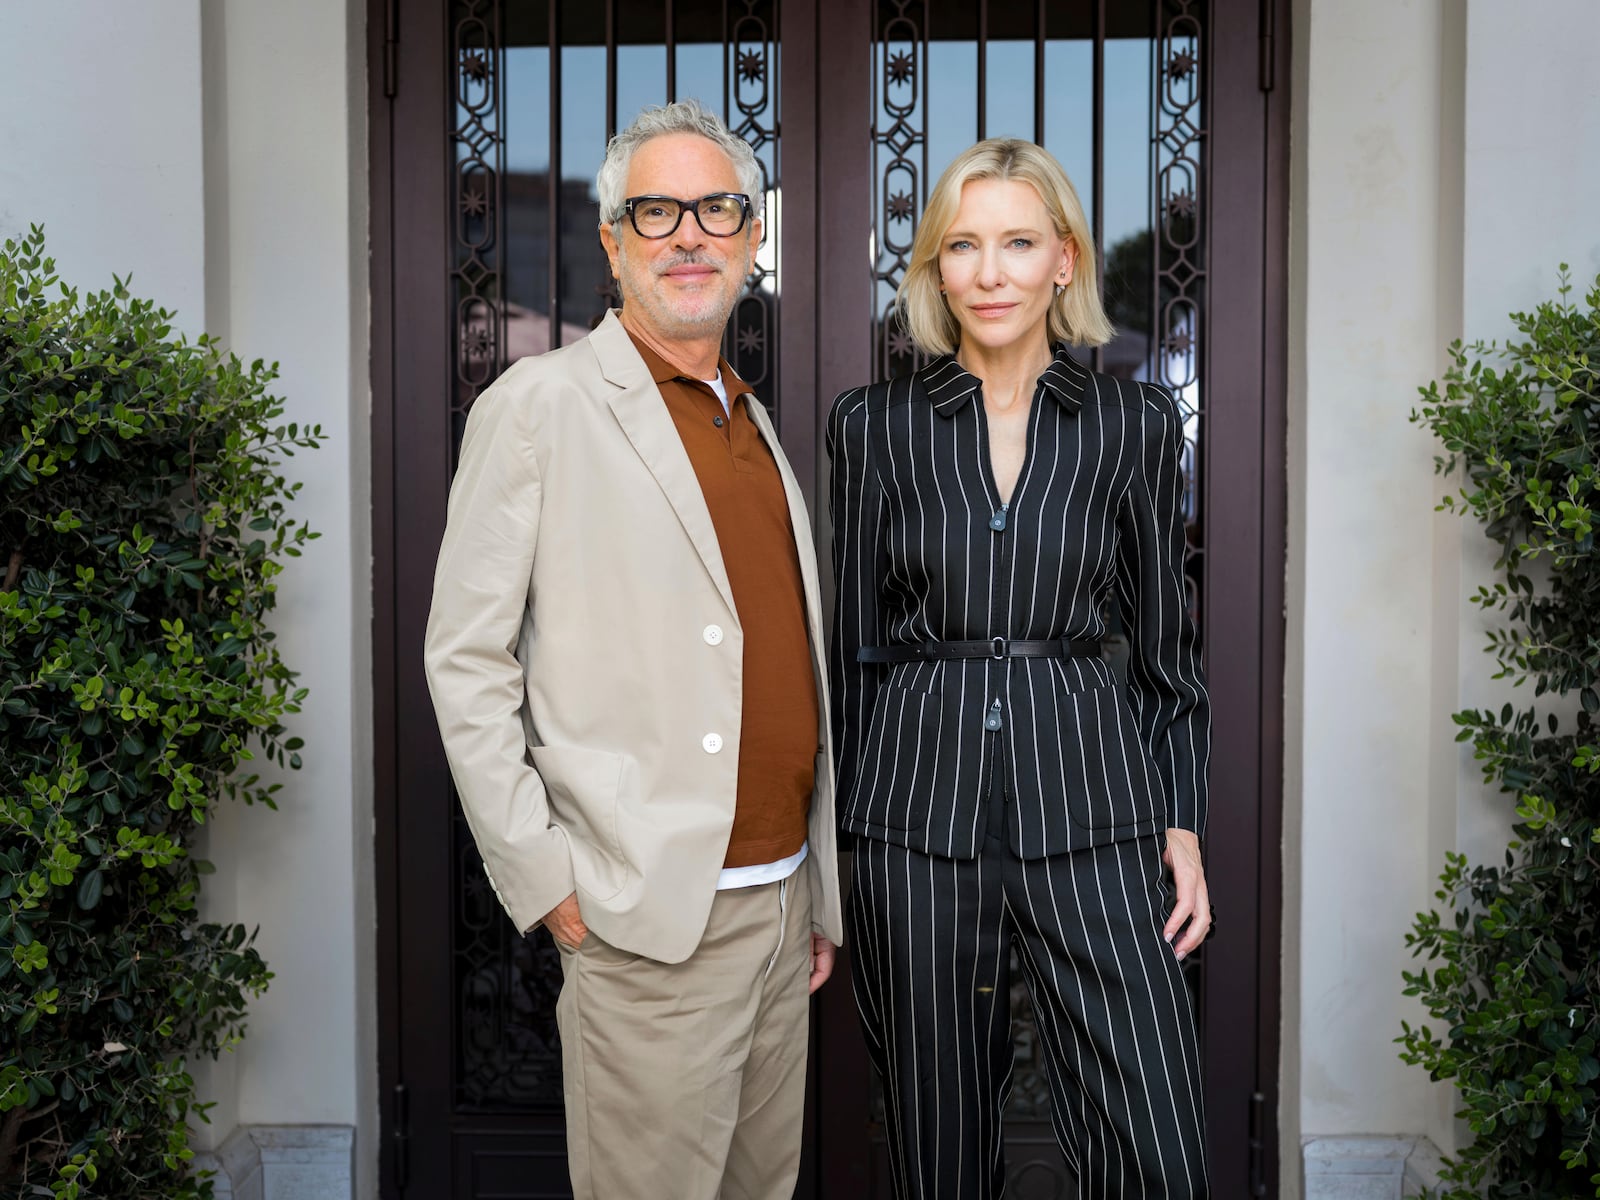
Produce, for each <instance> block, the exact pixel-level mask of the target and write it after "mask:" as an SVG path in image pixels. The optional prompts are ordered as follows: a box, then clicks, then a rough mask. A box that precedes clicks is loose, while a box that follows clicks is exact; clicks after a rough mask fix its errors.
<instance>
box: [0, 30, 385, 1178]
mask: <svg viewBox="0 0 1600 1200" xmlns="http://www.w3.org/2000/svg"><path fill="white" fill-rule="evenodd" d="M364 21H365V4H364V3H362V2H361V0H348V2H345V0H341V2H339V3H327V2H326V0H274V3H272V4H259V3H252V2H250V0H141V2H140V3H139V4H137V5H119V4H108V3H105V2H104V0H52V2H51V3H49V4H44V3H33V2H27V0H0V236H9V235H11V234H14V233H16V232H19V231H21V230H24V229H26V227H27V225H28V223H29V222H40V221H42V222H44V223H45V224H46V233H47V237H48V244H49V249H50V252H51V253H52V254H53V255H54V256H55V257H56V258H57V260H58V267H59V269H60V272H61V274H62V276H63V278H65V279H67V280H69V281H71V282H73V283H75V284H78V285H80V286H83V287H100V286H104V285H108V284H109V283H110V280H111V274H112V272H116V273H118V274H126V273H128V272H130V271H131V272H132V274H133V287H134V290H135V291H136V292H137V293H138V294H140V295H145V296H149V297H151V298H153V299H155V300H156V301H158V302H159V303H161V304H163V305H165V306H166V307H169V308H176V309H177V310H178V313H179V320H178V327H179V328H180V329H182V330H185V331H187V332H189V333H191V334H194V333H198V332H200V331H201V330H202V329H208V330H210V331H211V332H213V333H216V334H218V335H220V336H222V337H223V338H224V339H225V340H226V341H227V343H228V344H229V346H230V347H231V348H232V349H233V350H234V351H235V352H236V353H238V354H239V355H240V357H242V358H245V359H247V360H248V359H251V358H256V357H261V358H265V359H268V360H277V361H278V362H279V363H280V364H281V378H280V380H279V383H278V385H277V391H278V392H279V394H281V395H282V396H283V397H284V398H285V401H286V410H287V411H286V414H285V419H286V420H295V421H299V422H300V423H302V424H306V423H320V424H321V425H322V426H323V429H324V432H325V433H326V435H327V439H328V440H327V443H326V445H325V446H324V448H323V449H321V450H319V451H317V452H316V453H315V454H312V455H309V456H304V457H299V458H296V459H293V460H290V465H289V469H290V472H291V474H293V475H294V476H295V477H297V478H301V479H303V480H304V481H305V489H304V491H303V492H302V493H301V496H300V499H299V502H298V506H297V508H298V512H299V513H300V514H301V515H302V516H304V517H305V518H306V519H307V520H309V521H310V522H311V523H312V525H313V526H314V527H315V528H316V529H317V530H319V531H320V532H321V535H322V536H321V538H320V539H319V540H318V541H316V542H314V543H313V544H312V545H311V547H310V548H309V550H308V551H307V553H306V554H305V556H304V557H303V558H301V559H299V560H295V561H293V562H292V563H291V566H290V569H289V570H288V571H287V572H286V574H285V575H284V576H283V578H282V584H281V587H280V592H279V606H278V612H277V616H276V620H275V625H276V628H277V630H278V633H279V643H280V645H281V647H282V649H283V652H284V655H285V657H286V658H287V660H288V661H289V662H290V664H291V665H292V666H294V667H296V668H297V669H298V670H299V671H300V672H301V680H300V682H301V683H302V684H303V685H304V686H305V687H307V688H309V689H310V696H309V699H308V701H307V705H306V709H305V712H304V713H303V714H302V715H301V716H300V717H299V718H297V719H296V720H295V722H294V725H295V730H294V731H295V732H296V733H299V734H301V735H302V736H303V737H304V738H305V740H306V747H305V750H304V758H305V768H304V770H302V771H299V772H295V773H290V774H289V775H288V776H287V777H286V778H285V779H284V785H285V786H284V790H283V792H282V794H281V796H280V805H279V807H280V810H279V811H277V812H272V811H268V810H265V809H244V808H236V809H225V810H223V811H222V812H220V813H219V814H218V815H217V818H216V820H215V821H214V823H213V825H212V828H211V830H210V838H209V845H208V846H207V847H206V853H207V854H208V856H209V857H210V858H212V859H213V860H214V861H215V862H216V864H217V868H218V871H217V874H216V875H214V876H212V877H211V879H210V880H209V881H208V893H207V896H206V901H205V903H206V908H207V912H208V915H210V916H211V917H213V918H215V919H223V920H239V921H243V922H245V923H246V924H249V925H252V926H253V925H256V924H259V925H260V930H261V932H260V937H259V941H258V945H259V947H260V949H261V951H262V953H263V954H264V956H265V957H266V958H267V960H268V962H269V963H270V965H271V967H272V969H273V971H274V972H275V975H276V978H275V979H274V980H273V983H272V986H271V988H270V989H269V991H268V993H267V994H266V996H265V997H263V998H262V999H261V1000H259V1001H257V1002H256V1003H255V1004H254V1005H253V1006H252V1009H251V1016H250V1020H249V1035H248V1037H247V1040H246V1041H245V1043H244V1045H243V1046H242V1047H241V1048H240V1049H239V1050H238V1051H237V1052H236V1053H235V1054H233V1055H231V1056H228V1058H227V1059H226V1060H225V1061H224V1062H223V1063H222V1064H221V1065H220V1066H216V1067H213V1066H211V1065H209V1064H199V1066H198V1070H197V1074H198V1076H199V1078H200V1081H201V1086H202V1089H203V1091H204V1092H205V1093H206V1095H207V1096H208V1098H211V1099H214V1100H216V1101H217V1108H216V1110H215V1111H214V1112H213V1114H212V1116H213V1122H214V1123H213V1125H212V1127H211V1128H210V1129H209V1130H202V1131H201V1134H200V1137H199V1138H198V1140H197V1144H198V1145H200V1146H201V1147H205V1146H207V1145H214V1144H216V1143H217V1142H219V1141H220V1140H221V1139H222V1138H223V1137H225V1136H226V1135H227V1134H228V1133H229V1132H230V1130H231V1129H232V1128H233V1127H234V1125H235V1124H238V1123H241V1122H242V1123H247V1124H256V1125H259V1124H268V1125H299V1124H316V1123H321V1124H333V1125H353V1126H357V1127H359V1135H358V1139H357V1159H358V1162H360V1163H361V1164H362V1166H363V1170H364V1178H362V1180H361V1181H360V1192H361V1193H363V1194H375V1192H376V1178H375V1171H368V1170H365V1168H366V1167H367V1166H368V1165H369V1164H370V1165H371V1166H373V1167H375V1165H376V1153H377V1152H376V1143H377V1131H376V1125H375V1122H376V1113H377V1102H376V1094H377V1075H376V1071H377V1065H376V1063H377V1058H376V1005H375V987H376V984H375V975H376V972H375V968H374V965H373V961H372V955H373V947H374V940H373V928H374V924H375V917H374V907H373V888H372V880H371V873H372V825H371V821H372V803H371V762H372V753H371V730H370V726H371V719H370V679H371V664H370V645H369V643H370V637H369V622H370V611H371V604H370V574H371V573H370V545H369V543H370V535H369V530H370V492H369V488H368V484H367V475H368V466H367V464H368V462H369V446H368V441H367V434H368V427H369V419H368V417H369V410H370V405H369V385H368V366H367V326H368V308H367V281H366V256H367V240H366V209H367V197H366V144H365V129H366V90H365V89H366V84H365V57H366V56H365V44H364V41H363V36H364V35H363V28H364Z"/></svg>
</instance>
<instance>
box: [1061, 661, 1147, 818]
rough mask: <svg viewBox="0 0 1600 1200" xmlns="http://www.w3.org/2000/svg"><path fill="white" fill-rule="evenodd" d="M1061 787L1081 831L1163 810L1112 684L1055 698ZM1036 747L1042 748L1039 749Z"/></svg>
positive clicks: (1143, 754)
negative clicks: (1057, 706)
mask: <svg viewBox="0 0 1600 1200" xmlns="http://www.w3.org/2000/svg"><path fill="white" fill-rule="evenodd" d="M1056 703H1057V704H1058V705H1059V711H1060V718H1061V724H1060V729H1061V742H1060V746H1061V773H1062V786H1063V789H1064V790H1065V792H1066V794H1067V809H1068V811H1069V812H1070V813H1071V814H1072V819H1073V820H1074V821H1075V822H1077V823H1078V824H1079V825H1081V826H1083V827H1084V828H1085V829H1107V828H1114V827H1117V826H1124V825H1136V824H1139V823H1142V822H1146V821H1149V820H1151V819H1152V818H1155V817H1157V816H1159V815H1160V814H1161V813H1162V812H1163V811H1164V804H1163V802H1162V801H1161V800H1160V795H1161V789H1160V785H1159V777H1158V776H1157V774H1156V769H1155V765H1154V764H1153V763H1151V761H1150V755H1149V754H1148V753H1146V751H1145V748H1144V743H1143V742H1142V741H1141V740H1140V738H1139V730H1138V726H1136V725H1135V724H1134V720H1133V713H1131V712H1130V711H1129V710H1128V706H1127V704H1126V703H1125V702H1124V701H1123V699H1122V690H1121V688H1120V687H1119V686H1117V685H1116V684H1114V683H1113V684H1109V685H1107V686H1105V687H1097V688H1091V689H1089V690H1087V691H1082V692H1072V693H1070V694H1067V695H1059V696H1057V698H1056ZM1041 749H1043V748H1042V747H1041Z"/></svg>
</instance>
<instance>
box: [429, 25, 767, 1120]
mask: <svg viewBox="0 0 1600 1200" xmlns="http://www.w3.org/2000/svg"><path fill="white" fill-rule="evenodd" d="M778 4H779V0H666V2H665V4H664V5H663V4H661V3H652V2H650V0H603V2H601V3H594V4H581V3H574V2H571V0H522V2H519V3H514V4H503V3H501V2H500V0H452V2H451V6H450V29H451V35H450V36H451V48H452V57H451V64H452V66H451V71H452V84H453V87H452V106H451V111H450V114H449V117H448V121H449V125H448V128H449V131H450V143H451V151H450V152H451V156H452V158H451V167H452V170H451V176H450V179H451V184H450V188H451V191H450V197H449V203H450V205H451V211H452V214H453V228H454V236H453V239H452V256H451V262H450V294H451V297H452V302H453V305H454V316H453V320H452V338H453V342H452V362H453V364H454V375H453V391H452V395H451V398H450V402H449V403H450V411H451V418H452V439H453V440H452V446H453V448H456V447H459V444H460V438H461V434H462V431H463V429H464V427H465V422H466V415H467V413H468V411H469V410H470V408H471V406H472V403H473V401H474V400H475V399H477V397H478V395H479V394H480V393H481V392H482V391H483V389H484V388H485V387H487V386H488V385H489V383H491V382H492V381H493V380H494V378H495V377H496V376H497V375H499V374H500V372H501V371H503V370H504V369H505V368H506V366H508V365H509V364H510V362H512V361H514V360H515V359H516V358H518V357H521V356H523V355H525V354H534V353H542V352H544V351H546V350H548V349H551V348H553V347H556V346H560V345H563V344H566V343H568V342H571V341H573V340H574V339H576V338H577V337H581V336H582V335H583V333H585V332H586V331H587V329H588V328H592V327H593V325H594V324H596V323H598V321H599V319H600V318H601V317H603V316H604V314H605V311H606V309H607V308H610V307H612V306H614V305H615V304H617V303H618V297H617V295H616V292H615V290H614V285H613V281H612V280H611V278H610V273H609V269H608V266H607V264H606V261H605V258H604V255H603V254H602V253H601V251H600V247H599V240H598V234H597V225H598V218H599V207H598V199H597V197H596V196H595V194H594V189H593V168H594V167H598V165H599V161H600V155H601V151H602V150H603V145H602V144H601V143H602V142H603V139H604V138H609V137H610V136H611V134H612V133H614V132H615V131H616V128H617V126H618V124H619V122H620V123H621V124H627V123H628V122H629V121H631V120H632V119H633V116H634V112H633V111H632V105H633V104H637V103H660V102H661V101H663V100H666V99H674V98H678V97H680V96H691V95H693V96H697V97H698V98H699V99H701V100H702V101H704V102H706V103H707V104H708V106H710V107H712V108H714V109H715V108H718V107H719V105H718V103H717V101H718V100H719V99H720V102H721V103H720V109H721V112H722V115H723V118H724V120H726V121H727V122H728V124H729V127H730V128H731V129H733V130H734V132H735V133H737V134H738V135H739V136H740V137H743V138H744V139H745V140H746V141H748V142H749V143H750V146H751V148H752V149H753V150H754V151H755V154H756V159H757V161H758V163H759V164H760V166H761V181H762V184H761V190H762V192H763V193H764V199H765V202H766V209H767V213H766V237H765V244H764V245H763V247H762V250H761V252H760V255H759V257H758V261H757V266H756V269H755V271H754V272H752V274H751V277H750V280H749V282H748V285H747V287H746V288H745V291H744V293H743V294H742V295H741V297H740V299H739V302H738V304H737V305H736V307H735V309H734V315H733V320H732V321H731V322H730V326H729V330H728V335H727V338H726V341H725V349H724V353H725V354H726V356H727V358H728V361H729V362H730V363H731V364H732V365H733V367H734V369H735V370H736V371H737V372H738V373H739V374H740V376H741V377H742V378H744V379H745V380H746V381H747V382H749V383H750V385H751V386H752V387H753V388H754V389H755V391H756V394H757V396H758V397H759V398H760V399H761V400H762V401H763V403H765V404H766V405H767V406H768V408H769V410H771V411H772V412H773V414H774V416H775V417H776V413H777V405H778V402H779V395H778V378H779V376H778V369H777V336H776V334H777V321H778V314H779V262H778V244H779V238H778V224H779V221H780V220H781V213H782V198H781V197H782V185H781V171H780V168H781V139H780V136H779V127H780V115H779V105H778V95H779V79H780V75H779V72H780V69H781V56H780V52H779V43H778V22H779V7H778ZM623 58H626V59H627V61H626V62H623V61H620V60H622V59H623ZM597 66H598V68H599V69H598V70H596V69H594V68H596V67H597ZM634 69H638V70H639V71H640V72H643V73H645V74H647V75H648V76H649V77H648V78H647V79H644V80H642V81H641V79H640V78H634V77H633V76H632V74H631V72H632V71H633V70H634ZM619 83H620V84H621V85H622V88H623V90H625V91H626V93H627V95H628V97H629V102H628V104H627V105H624V106H623V108H622V110H621V111H619ZM512 95H515V96H516V100H517V102H516V105H515V106H511V105H510V97H511V96H512ZM595 112H604V114H605V124H604V133H603V136H602V135H601V134H600V129H599V121H598V119H596V121H595V129H594V130H593V131H592V133H593V136H590V137H588V138H587V139H586V140H583V141H579V140H576V139H575V138H574V137H573V136H572V135H573V133H574V129H573V122H574V121H575V120H578V119H582V118H586V117H587V115H588V114H590V113H595ZM518 122H522V123H523V124H522V126H521V132H522V133H523V134H526V135H527V136H520V135H519V129H518V125H517V123H518ZM590 143H593V144H590ZM530 145H531V146H532V149H531V150H530V149H529V147H530ZM541 154H542V159H541ZM564 160H566V161H567V163H568V165H569V166H571V170H570V172H569V171H566V170H564V169H563V163H564ZM452 457H453V455H452ZM449 802H450V804H451V805H452V812H453V825H452V828H453V839H454V845H453V850H454V853H453V855H452V862H453V874H454V878H453V880H452V891H451V894H452V896H453V897H454V906H455V907H454V912H453V913H452V918H451V922H450V924H451V961H450V966H449V970H450V971H451V977H452V982H453V991H454V1004H455V1013H454V1022H453V1028H454V1035H453V1036H454V1038H455V1053H454V1055H453V1060H454V1066H453V1071H454V1086H455V1103H456V1108H457V1110H458V1111H461V1112H478V1113H519V1112H536V1111H543V1110H557V1109H559V1108H560V1107H561V1103H562V1095H561V1058H560V1043H559V1039H558V1036H557V1032H556V1025H555V997H556V994H557V993H558V991H559V990H560V984H561V966H560V956H559V954H558V953H557V952H556V950H555V947H554V945H553V944H552V943H551V942H550V939H549V937H548V935H547V934H545V933H544V932H543V931H540V933H538V934H537V935H535V936H533V937H527V938H524V937H519V936H517V934H516V932H515V930H514V929H513V928H512V927H511V925H510V923H509V922H508V921H507V920H506V917H505V914H504V912H503V910H502V909H501V907H500V905H499V902H498V901H497V900H496V899H495V898H494V895H493V893H492V892H491V891H490V889H489V886H488V882H487V880H486V879H485V877H484V874H483V867H482V862H481V860H480V858H479V856H478V853H477V850H476V848H475V846H474V845H473V842H472V837H471V833H470V831H469V830H468V828H467V825H466V820H465V818H464V817H463V816H462V814H461V811H460V804H459V802H458V801H457V799H456V797H455V796H454V794H453V793H452V794H451V796H450V801H449Z"/></svg>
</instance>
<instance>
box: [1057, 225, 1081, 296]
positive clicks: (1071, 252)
mask: <svg viewBox="0 0 1600 1200" xmlns="http://www.w3.org/2000/svg"><path fill="white" fill-rule="evenodd" d="M1077 265H1078V243H1077V242H1075V241H1073V240H1072V239H1071V238H1070V237H1068V238H1062V239H1061V269H1060V270H1059V271H1057V272H1056V283H1057V284H1059V285H1060V286H1061V287H1066V286H1067V285H1068V284H1069V283H1071V282H1072V269H1073V268H1074V267H1076V266H1077Z"/></svg>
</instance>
